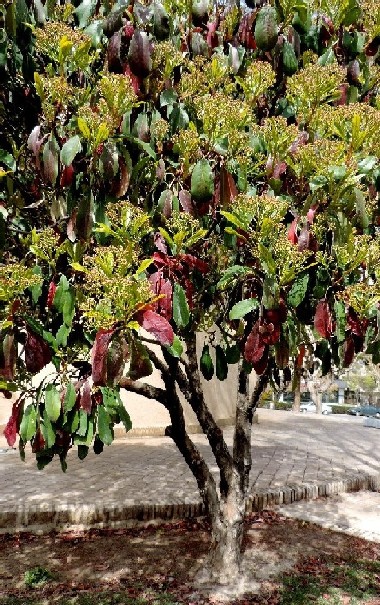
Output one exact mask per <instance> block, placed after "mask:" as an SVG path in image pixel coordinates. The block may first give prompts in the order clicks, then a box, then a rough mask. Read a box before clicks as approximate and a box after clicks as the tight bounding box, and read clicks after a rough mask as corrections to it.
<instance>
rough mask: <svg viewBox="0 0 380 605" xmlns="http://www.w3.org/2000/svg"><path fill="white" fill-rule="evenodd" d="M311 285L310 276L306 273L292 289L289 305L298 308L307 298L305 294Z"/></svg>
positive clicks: (297, 280)
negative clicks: (309, 284)
mask: <svg viewBox="0 0 380 605" xmlns="http://www.w3.org/2000/svg"><path fill="white" fill-rule="evenodd" d="M308 283H309V275H308V273H306V274H305V275H300V276H299V277H298V278H297V279H296V281H295V282H294V284H293V286H292V287H291V289H290V291H289V294H288V298H287V300H288V303H289V304H290V305H292V307H294V308H296V307H298V305H300V304H301V302H302V301H303V299H304V298H305V294H306V291H307V286H308Z"/></svg>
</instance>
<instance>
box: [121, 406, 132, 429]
mask: <svg viewBox="0 0 380 605" xmlns="http://www.w3.org/2000/svg"><path fill="white" fill-rule="evenodd" d="M119 416H120V420H121V422H122V423H123V425H124V428H125V430H126V431H127V432H128V431H130V430H131V428H132V420H131V417H130V415H129V414H128V412H127V410H126V409H125V407H124V406H123V404H122V403H121V404H120V407H119Z"/></svg>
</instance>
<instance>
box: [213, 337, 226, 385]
mask: <svg viewBox="0 0 380 605" xmlns="http://www.w3.org/2000/svg"><path fill="white" fill-rule="evenodd" d="M215 355H216V360H215V373H216V377H217V378H218V380H225V379H226V378H227V375H228V363H227V359H226V354H225V352H224V350H223V349H222V347H221V346H220V345H217V346H216V347H215Z"/></svg>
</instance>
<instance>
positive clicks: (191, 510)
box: [0, 410, 380, 538]
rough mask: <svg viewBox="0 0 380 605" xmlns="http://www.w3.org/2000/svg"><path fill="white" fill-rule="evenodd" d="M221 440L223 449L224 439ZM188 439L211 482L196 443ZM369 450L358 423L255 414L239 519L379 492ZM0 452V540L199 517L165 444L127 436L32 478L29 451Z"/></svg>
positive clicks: (189, 479) (182, 467)
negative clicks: (321, 499)
mask: <svg viewBox="0 0 380 605" xmlns="http://www.w3.org/2000/svg"><path fill="white" fill-rule="evenodd" d="M224 434H225V438H226V440H227V442H228V444H229V445H231V443H232V429H231V428H228V429H224ZM192 438H193V439H194V441H195V442H196V444H197V446H198V447H199V449H200V450H201V452H202V454H203V455H204V456H205V457H206V458H207V460H208V461H209V464H210V465H211V467H212V470H213V471H215V473H216V472H217V467H216V464H215V461H214V460H213V456H212V453H211V452H210V448H209V447H208V446H207V444H206V440H205V438H204V437H203V435H193V436H192ZM379 441H380V431H379V430H376V429H372V428H368V427H364V426H363V419H362V418H356V417H348V416H343V417H342V416H323V417H318V416H316V415H314V414H293V413H291V412H281V411H272V410H259V423H258V424H255V425H254V426H253V438H252V456H253V466H252V472H251V493H250V496H249V499H248V501H247V510H252V509H258V508H265V507H274V506H275V505H284V504H290V503H291V502H293V501H300V500H305V499H308V498H316V497H318V496H325V495H331V494H339V493H343V492H350V491H357V490H372V491H380V465H379V462H380V448H379ZM0 448H1V449H0V532H14V531H22V530H24V531H49V530H51V529H66V528H68V527H76V528H84V527H94V526H108V527H117V526H125V525H133V524H135V523H136V522H139V521H149V520H156V519H157V520H162V519H174V518H181V517H188V516H197V515H201V514H202V513H203V506H202V503H201V501H200V497H199V494H198V491H197V486H196V482H195V480H194V478H193V476H192V474H191V472H190V471H189V469H188V467H187V465H186V463H185V462H184V460H183V458H182V457H181V455H180V453H179V452H178V451H177V449H176V447H175V446H174V444H173V443H172V441H171V440H170V439H169V438H166V437H128V436H127V437H125V438H124V439H117V440H116V441H115V442H114V443H113V444H112V446H110V447H107V448H105V450H104V452H103V453H102V454H101V455H99V456H96V455H95V454H93V453H92V452H91V453H89V455H88V457H87V458H86V459H85V460H84V461H80V460H79V459H78V458H77V455H76V452H75V451H71V452H70V454H69V456H68V470H67V473H66V474H64V473H62V471H61V468H60V464H59V461H54V462H53V463H51V464H50V465H49V466H48V467H47V468H46V469H45V470H43V471H38V470H37V468H36V463H35V459H34V456H33V454H32V453H31V452H30V451H28V452H27V456H26V462H25V463H23V462H21V460H20V458H19V454H18V451H16V450H11V449H9V448H7V446H6V445H5V442H4V440H3V439H2V440H1V441H0ZM376 497H378V498H379V499H380V495H379V496H377V495H376ZM303 506H304V509H305V508H306V506H307V504H306V503H304V505H303ZM335 508H336V506H335ZM378 510H380V509H378ZM379 525H380V522H379ZM379 538H380V536H379Z"/></svg>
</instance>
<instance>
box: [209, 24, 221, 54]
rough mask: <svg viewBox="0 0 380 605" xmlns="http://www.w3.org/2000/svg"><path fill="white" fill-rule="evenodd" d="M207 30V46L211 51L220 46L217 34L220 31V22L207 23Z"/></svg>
mask: <svg viewBox="0 0 380 605" xmlns="http://www.w3.org/2000/svg"><path fill="white" fill-rule="evenodd" d="M207 29H208V32H207V44H208V46H209V48H211V49H213V48H216V47H217V46H218V45H219V39H218V34H217V33H216V31H217V29H218V21H213V22H212V23H207Z"/></svg>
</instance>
